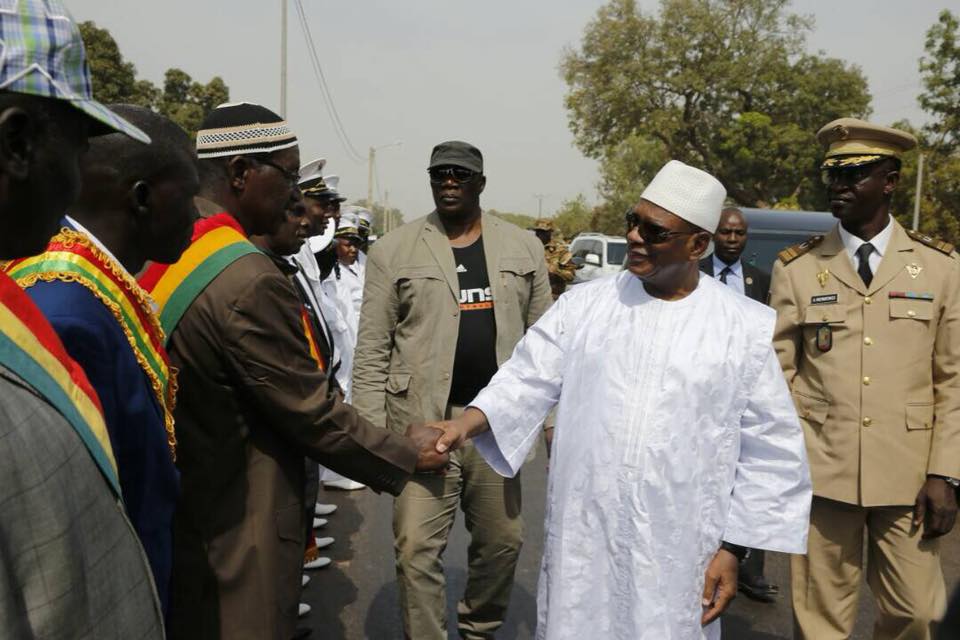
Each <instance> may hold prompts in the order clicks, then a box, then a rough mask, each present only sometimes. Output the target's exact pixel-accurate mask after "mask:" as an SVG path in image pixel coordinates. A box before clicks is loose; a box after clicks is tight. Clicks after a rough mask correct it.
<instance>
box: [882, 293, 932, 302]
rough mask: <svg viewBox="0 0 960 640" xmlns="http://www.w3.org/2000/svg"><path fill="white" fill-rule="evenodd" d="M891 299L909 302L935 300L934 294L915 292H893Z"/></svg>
mask: <svg viewBox="0 0 960 640" xmlns="http://www.w3.org/2000/svg"><path fill="white" fill-rule="evenodd" d="M890 297H891V298H906V299H907V300H933V294H932V293H917V292H915V291H891V292H890Z"/></svg>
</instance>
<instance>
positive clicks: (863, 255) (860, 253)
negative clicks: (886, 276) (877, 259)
mask: <svg viewBox="0 0 960 640" xmlns="http://www.w3.org/2000/svg"><path fill="white" fill-rule="evenodd" d="M871 253H873V245H872V244H870V243H869V242H865V243H863V244H862V245H860V248H859V249H857V260H859V262H858V263H857V273H859V274H860V279H861V280H863V284H865V285H867V286H868V287H869V286H870V282H871V281H872V280H873V271H870V254H871Z"/></svg>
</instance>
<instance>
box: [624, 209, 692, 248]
mask: <svg viewBox="0 0 960 640" xmlns="http://www.w3.org/2000/svg"><path fill="white" fill-rule="evenodd" d="M624 218H625V219H626V222H627V233H630V232H631V231H633V230H634V229H636V230H637V233H639V234H640V237H641V238H643V241H644V242H646V243H647V244H663V243H664V242H666V241H667V240H669V239H670V238H672V237H674V236H692V235H693V234H695V233H697V232H696V231H671V230H670V229H667V228H666V227H661V226H660V225H658V224H654V223H652V222H650V221H649V220H641V219H640V216H638V215H637V214H636V213H634V211H633V209H627V213H626V215H625V216H624Z"/></svg>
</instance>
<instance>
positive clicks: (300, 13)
mask: <svg viewBox="0 0 960 640" xmlns="http://www.w3.org/2000/svg"><path fill="white" fill-rule="evenodd" d="M294 6H295V7H296V9H297V19H298V21H299V22H300V29H301V30H302V31H303V37H304V39H305V40H306V42H307V52H308V53H309V58H310V65H311V66H312V67H313V74H314V76H315V77H316V79H317V84H318V85H319V86H320V94H321V96H322V97H323V104H324V106H325V107H326V109H327V114H328V115H329V116H330V122H331V124H332V125H333V130H334V133H336V135H337V138H338V139H339V140H340V144H341V146H343V150H344V151H346V153H347V155H348V156H349V157H350V159H351V160H353V161H354V162H357V163H362V162H365V160H366V159H365V158H364V157H363V155H361V154H360V152H359V151H357V148H356V147H355V146H353V143H352V142H351V141H350V136H349V135H347V129H346V127H344V126H343V121H342V120H341V119H340V114H339V113H338V112H337V106H336V103H334V101H333V92H331V91H330V86H329V85H328V84H327V78H326V76H324V74H323V67H322V66H321V65H320V56H319V55H317V47H316V45H315V44H314V41H313V34H312V33H311V32H310V25H309V23H308V22H307V14H306V11H305V10H304V8H303V2H302V0H296V2H295V3H294Z"/></svg>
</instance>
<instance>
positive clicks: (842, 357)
mask: <svg viewBox="0 0 960 640" xmlns="http://www.w3.org/2000/svg"><path fill="white" fill-rule="evenodd" d="M817 137H818V139H819V140H820V141H821V143H823V144H825V145H827V146H828V150H827V154H826V160H825V161H824V163H823V165H822V167H821V168H822V170H823V178H824V183H825V184H826V185H827V188H828V190H829V197H830V205H831V210H832V211H833V214H834V216H835V217H836V218H838V219H839V221H840V223H839V224H838V225H837V227H835V228H834V229H833V230H831V231H830V232H829V233H828V234H826V235H825V236H816V237H814V238H811V239H810V240H808V241H807V242H805V243H803V244H800V245H797V246H794V247H790V248H788V249H785V250H784V251H783V252H781V253H780V256H779V260H778V262H777V263H776V264H775V265H774V270H773V282H772V286H771V291H770V304H771V305H772V306H773V307H774V308H775V309H776V310H777V328H776V332H775V335H774V342H775V347H776V350H777V355H778V357H779V358H780V364H781V366H782V367H783V370H784V373H785V375H786V378H787V382H788V383H789V384H790V388H791V391H792V393H793V396H794V400H795V402H796V406H797V411H798V413H799V414H800V417H801V424H802V425H803V429H804V434H805V438H806V444H807V452H808V455H809V460H810V471H811V475H812V477H813V490H814V498H813V505H812V509H811V514H810V536H809V543H808V552H807V555H802V556H801V555H797V556H794V557H793V558H792V563H791V568H792V574H793V575H792V590H793V608H794V625H795V637H797V638H810V639H815V640H830V639H832V638H848V637H849V636H850V634H851V633H852V631H853V627H854V623H855V621H856V613H857V599H858V596H859V586H860V581H861V567H862V566H863V562H864V560H866V574H867V576H866V577H867V583H868V584H869V586H870V589H871V591H872V592H873V593H874V595H875V597H876V599H877V605H878V607H879V609H880V615H879V617H878V620H877V623H876V627H875V637H876V638H930V637H931V635H932V632H933V630H932V627H933V625H932V624H931V623H933V622H934V621H936V620H938V619H939V618H940V617H942V615H943V612H944V608H945V593H944V582H943V575H942V572H941V569H940V558H939V540H938V537H939V536H941V535H943V534H944V533H947V532H948V531H950V529H951V528H952V527H953V523H954V519H955V517H956V509H957V505H956V497H955V486H956V485H958V484H960V482H958V481H957V480H956V478H958V477H960V297H958V294H960V290H958V288H960V259H958V256H957V254H956V252H954V250H953V247H952V246H951V245H949V244H947V243H945V242H941V241H938V240H935V239H932V238H929V237H927V236H924V235H922V234H919V233H915V232H912V231H906V230H904V228H903V227H902V226H900V225H899V224H898V223H897V222H896V220H894V219H893V218H892V217H891V216H890V212H889V208H890V197H891V194H892V193H893V190H894V188H895V187H896V185H897V181H898V179H899V168H900V160H899V155H900V154H901V153H902V152H903V151H906V150H908V149H910V148H912V147H913V146H914V145H915V144H916V140H915V139H914V138H913V136H911V135H909V134H907V133H905V132H902V131H898V130H895V129H889V128H886V127H879V126H875V125H872V124H869V123H867V122H863V121H860V120H855V119H852V118H842V119H840V120H836V121H834V122H831V123H829V124H828V125H826V126H825V127H824V128H823V129H821V130H820V132H819V133H818V134H817ZM864 529H866V531H867V533H868V536H867V541H866V542H864V536H863V533H864Z"/></svg>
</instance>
